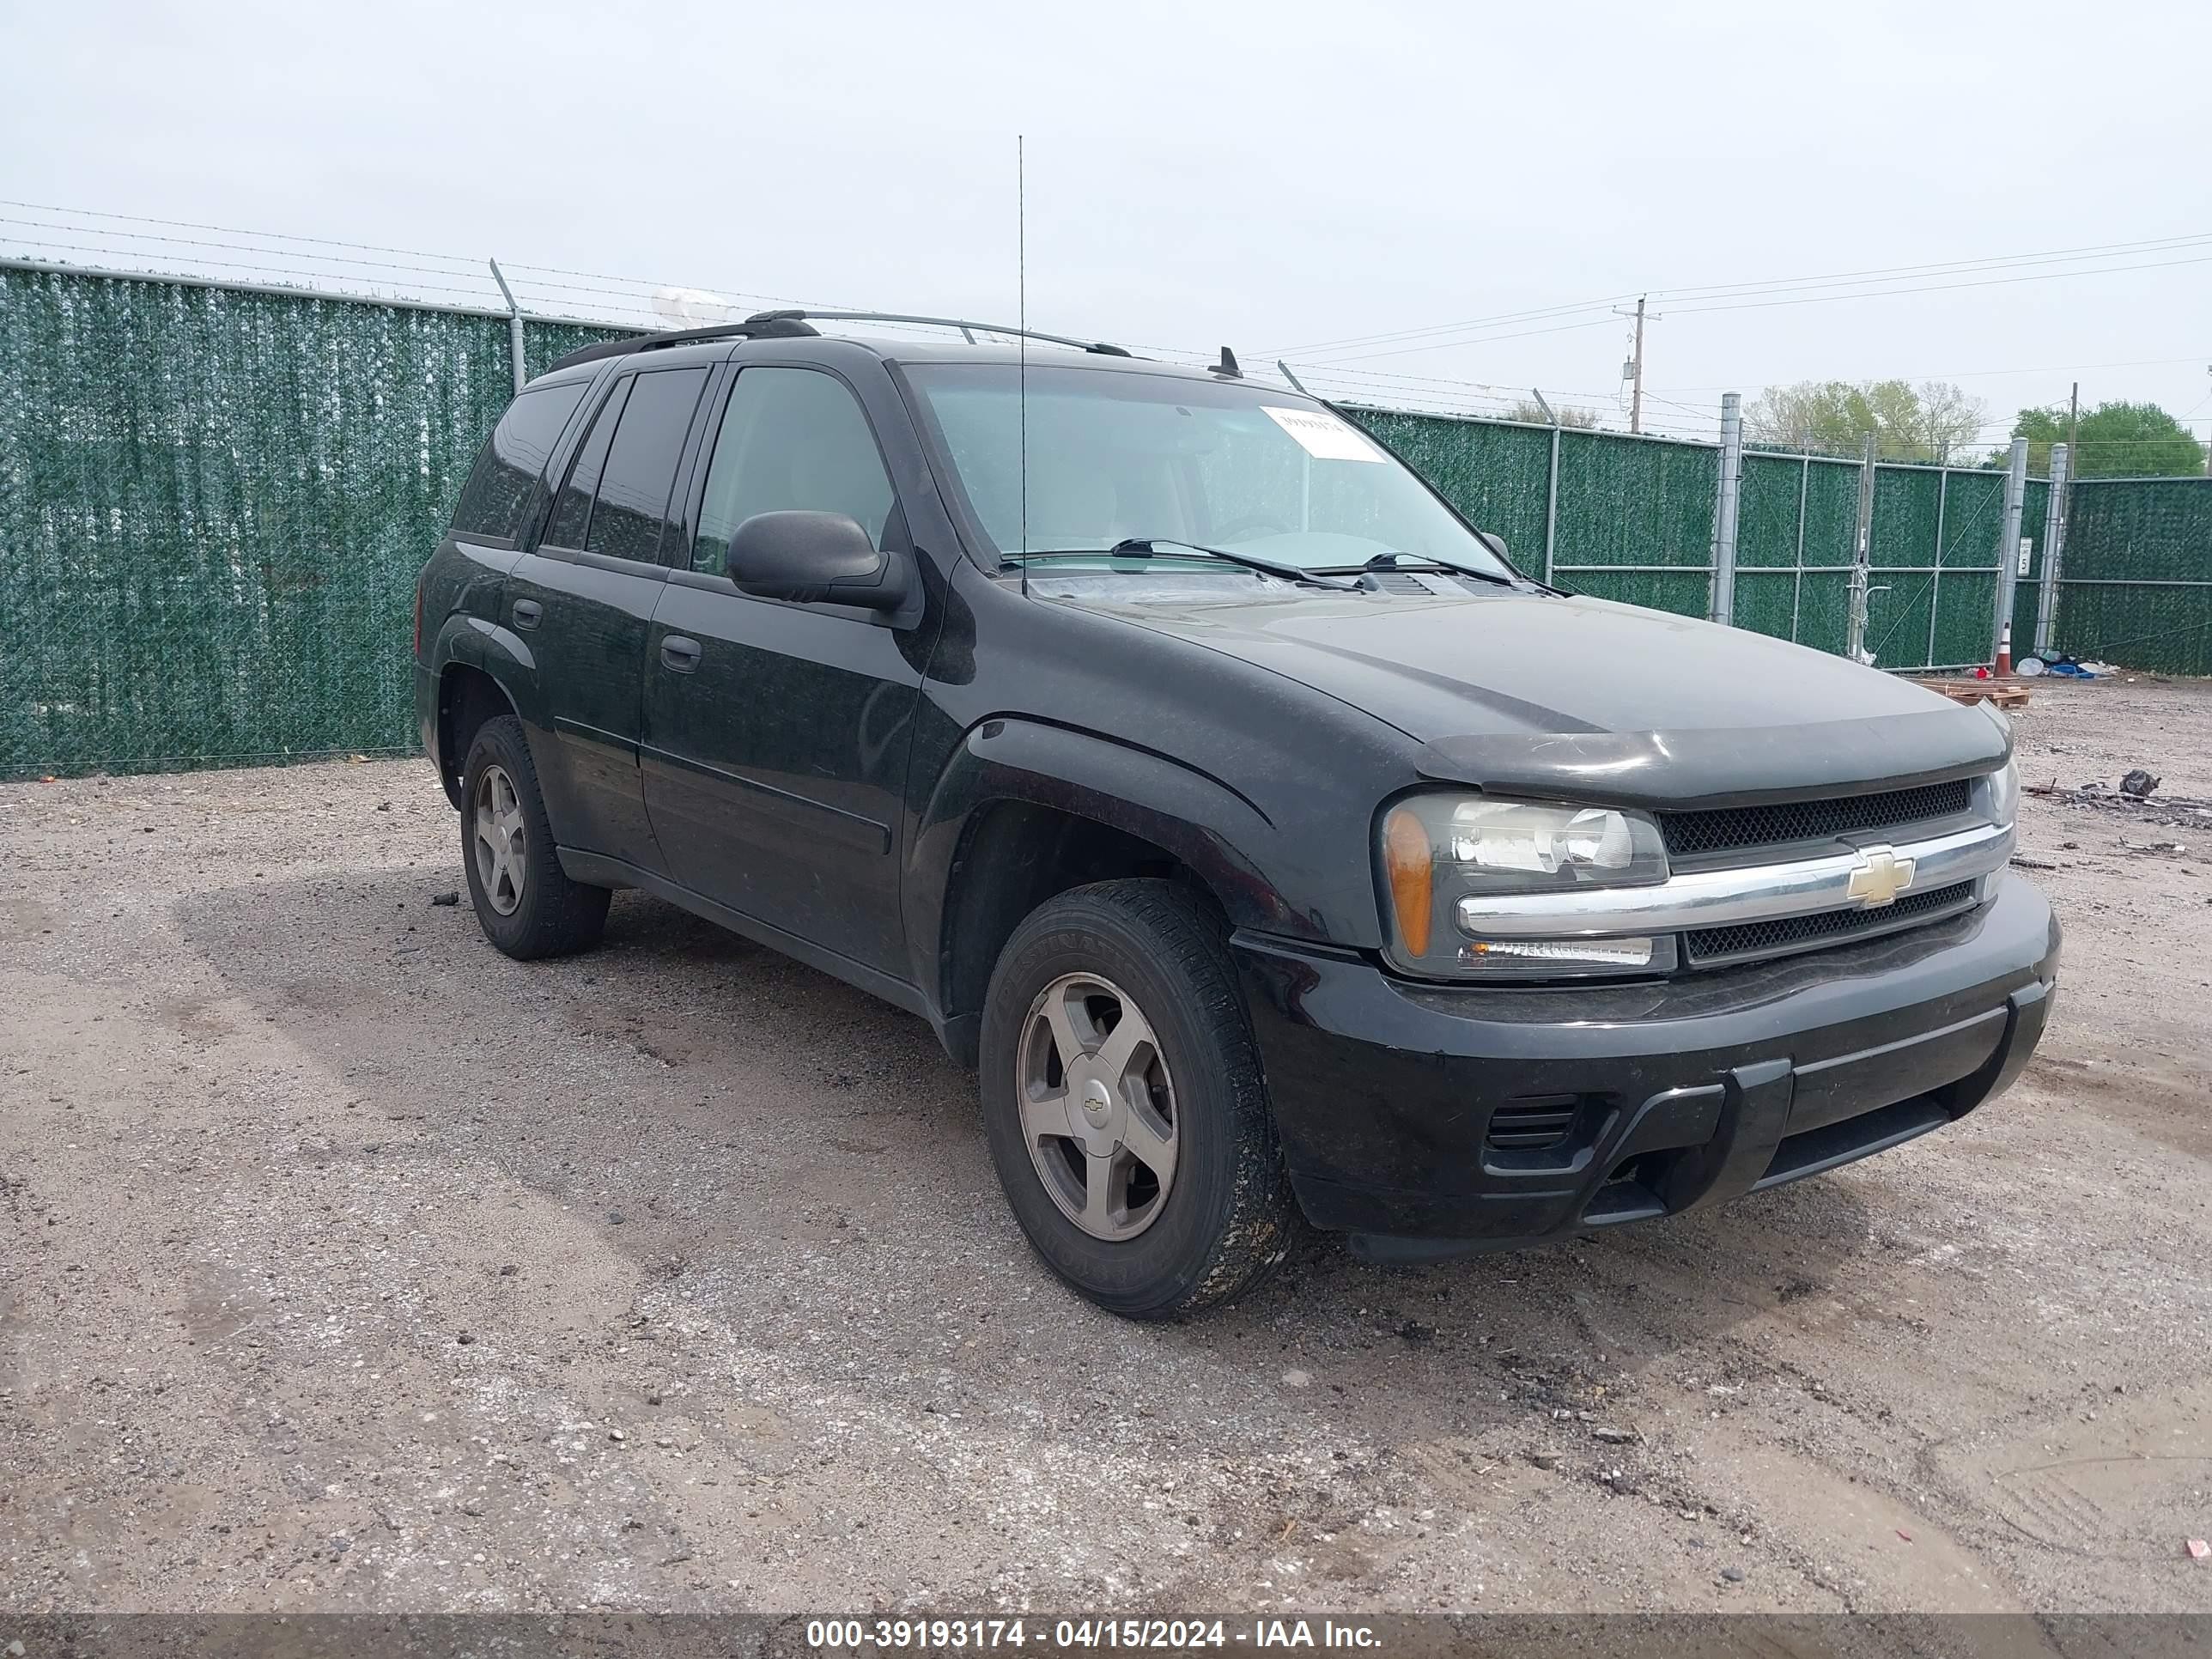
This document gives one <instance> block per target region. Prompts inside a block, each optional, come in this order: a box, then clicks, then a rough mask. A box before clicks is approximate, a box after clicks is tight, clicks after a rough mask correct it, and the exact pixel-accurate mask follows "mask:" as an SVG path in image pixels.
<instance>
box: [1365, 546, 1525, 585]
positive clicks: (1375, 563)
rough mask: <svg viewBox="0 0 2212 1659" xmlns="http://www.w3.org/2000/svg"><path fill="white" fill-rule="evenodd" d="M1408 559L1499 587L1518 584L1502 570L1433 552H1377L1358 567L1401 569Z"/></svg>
mask: <svg viewBox="0 0 2212 1659" xmlns="http://www.w3.org/2000/svg"><path fill="white" fill-rule="evenodd" d="M1409 559H1410V560H1411V561H1413V562H1414V563H1416V564H1432V565H1434V566H1435V567H1436V568H1437V569H1439V570H1456V571H1457V572H1459V574H1461V575H1462V576H1472V577H1474V579H1475V580H1477V581H1485V582H1496V583H1497V584H1498V586H1500V587H1515V586H1519V584H1518V583H1517V582H1516V580H1515V579H1514V578H1512V577H1511V576H1509V575H1506V574H1504V572H1502V571H1497V570H1485V569H1484V568H1482V567H1481V566H1480V565H1476V564H1462V563H1460V562H1459V561H1457V560H1456V559H1440V558H1438V557H1437V556H1436V555H1435V554H1433V553H1377V554H1376V556H1374V557H1373V558H1371V559H1370V560H1368V562H1366V563H1365V564H1363V565H1361V566H1360V567H1359V568H1360V570H1361V571H1362V572H1365V571H1370V570H1403V569H1404V568H1406V566H1405V563H1404V561H1407V560H1409Z"/></svg>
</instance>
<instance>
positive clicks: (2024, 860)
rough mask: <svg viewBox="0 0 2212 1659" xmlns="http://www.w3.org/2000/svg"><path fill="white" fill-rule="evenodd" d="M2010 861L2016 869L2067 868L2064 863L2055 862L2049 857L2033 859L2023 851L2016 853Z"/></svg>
mask: <svg viewBox="0 0 2212 1659" xmlns="http://www.w3.org/2000/svg"><path fill="white" fill-rule="evenodd" d="M2009 862H2010V863H2011V865H2012V866H2013V867H2014V868H2015V869H2016V870H2062V869H2063V868H2065V866H2063V865H2060V864H2054V863H2052V862H2051V860H2049V859H2032V858H2029V857H2027V855H2026V854H2021V853H2015V854H2013V855H2012V858H2011V860H2009Z"/></svg>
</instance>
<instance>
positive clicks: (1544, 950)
mask: <svg viewBox="0 0 2212 1659" xmlns="http://www.w3.org/2000/svg"><path fill="white" fill-rule="evenodd" d="M1381 836H1382V848H1381V854H1382V866H1383V884H1384V889H1385V894H1386V898H1387V902H1386V903H1385V904H1384V906H1383V908H1384V910H1385V912H1386V914H1387V917H1388V920H1389V924H1390V925H1389V928H1388V930H1387V931H1388V933H1389V939H1390V945H1389V954H1390V957H1391V958H1392V960H1393V961H1394V962H1395V963H1397V965H1398V966H1400V967H1401V968H1403V969H1407V971H1409V972H1412V973H1416V974H1427V975H1449V976H1453V977H1461V976H1466V977H1480V978H1498V977H1503V978H1517V979H1531V978H1534V979H1556V978H1562V977H1578V976H1582V975H1590V974H1651V973H1664V972H1667V971H1668V970H1669V969H1672V968H1673V967H1674V940H1673V939H1672V938H1670V937H1659V938H1654V939H1576V938H1572V937H1567V936H1565V935H1564V934H1563V936H1562V937H1561V938H1559V939H1517V938H1516V939H1486V938H1484V937H1483V933H1482V902H1483V900H1484V899H1485V898H1486V897H1490V896H1498V895H1502V894H1507V893H1547V892H1564V891H1570V890H1574V889H1577V888H1581V887H1592V886H1598V887H1641V886H1647V885H1650V884H1653V883H1656V882H1662V881H1664V880H1666V879H1667V850H1666V848H1665V846H1664V845H1663V844H1662V842H1661V841H1660V838H1659V827H1658V825H1657V824H1656V823H1653V822H1652V821H1651V820H1650V818H1648V817H1643V816H1641V815H1639V814H1638V813H1634V812H1620V811H1612V810H1610V809H1608V808H1606V807H1599V806H1557V805H1545V804H1542V803H1540V802H1534V801H1510V800H1493V799H1489V798H1487V797H1479V796H1467V795H1445V794H1433V795H1415V796H1412V797H1410V798H1408V799H1406V800H1402V801H1401V802H1399V803H1398V804H1397V805H1395V806H1393V807H1392V808H1391V809H1390V810H1389V811H1388V812H1387V813H1385V814H1384V815H1383V823H1382V829H1381Z"/></svg>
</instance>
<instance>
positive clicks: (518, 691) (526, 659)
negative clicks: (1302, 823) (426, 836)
mask: <svg viewBox="0 0 2212 1659" xmlns="http://www.w3.org/2000/svg"><path fill="white" fill-rule="evenodd" d="M432 661H433V662H435V664H436V665H437V676H438V714H437V727H436V737H437V744H438V747H437V754H436V760H437V764H438V781H439V782H440V783H441V784H442V785H443V786H444V787H445V791H446V799H447V800H449V801H451V802H452V803H453V805H454V807H455V808H456V809H457V810H458V809H459V806H460V804H461V768H462V766H463V765H464V764H465V763H466V762H467V760H468V751H469V743H470V741H471V738H474V737H475V736H476V733H477V730H478V729H479V728H480V727H481V726H483V723H484V722H485V721H486V720H495V719H497V718H498V717H499V716H500V715H501V714H514V715H517V716H520V717H522V718H524V719H527V712H526V711H527V709H528V708H531V707H532V706H534V704H535V702H536V692H537V685H538V664H537V660H536V659H535V658H533V657H532V655H531V654H530V647H528V646H527V645H526V644H525V643H524V642H523V641H522V640H521V639H520V637H519V636H517V635H513V634H512V633H510V632H509V631H508V630H507V629H503V628H499V627H496V626H495V625H493V624H490V623H484V622H483V621H481V620H479V619H477V618H475V617H455V618H453V620H452V621H451V622H449V623H447V626H446V628H445V629H444V630H443V632H442V633H441V636H440V638H439V640H438V642H437V647H436V649H435V653H434V655H433V657H432Z"/></svg>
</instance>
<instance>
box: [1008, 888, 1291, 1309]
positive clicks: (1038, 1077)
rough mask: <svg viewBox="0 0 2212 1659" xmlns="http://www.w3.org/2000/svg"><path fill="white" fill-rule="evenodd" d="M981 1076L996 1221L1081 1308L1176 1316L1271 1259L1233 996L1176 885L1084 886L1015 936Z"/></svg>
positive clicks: (1256, 1093)
mask: <svg viewBox="0 0 2212 1659" xmlns="http://www.w3.org/2000/svg"><path fill="white" fill-rule="evenodd" d="M981 1071H982V1086H983V1115H984V1127H985V1130H986V1132H987V1134H988V1136H989V1139H990V1145H991V1157H992V1161H993V1162H994V1164H996V1165H997V1166H998V1171H999V1180H1000V1184H1001V1185H1003V1186H1004V1187H1005V1188H1006V1198H1007V1201H1008V1202H1009V1203H1010V1204H1012V1206H1013V1210H1014V1214H1015V1217H1016V1218H1017V1219H1018V1220H1019V1221H1020V1223H1021V1225H1022V1230H1023V1231H1024V1232H1025V1233H1027V1234H1028V1235H1029V1239H1030V1243H1031V1244H1032V1245H1034V1246H1035V1247H1036V1251H1037V1253H1038V1254H1039V1255H1042V1257H1043V1258H1044V1259H1045V1261H1046V1262H1047V1263H1048V1265H1049V1266H1050V1267H1052V1269H1053V1270H1054V1272H1055V1273H1058V1274H1059V1275H1060V1277H1061V1278H1062V1279H1065V1280H1066V1281H1067V1283H1068V1284H1069V1285H1071V1286H1073V1288H1074V1289H1075V1290H1077V1291H1080V1292H1081V1293H1082V1294H1083V1295H1085V1296H1086V1297H1089V1298H1090V1299H1091V1301H1093V1302H1095V1303H1097V1304H1098V1305H1099V1306H1100V1307H1102V1308H1104V1309H1107V1310H1109V1311H1110V1312H1113V1313H1118V1314H1123V1315H1127V1316H1130V1317H1132V1318H1138V1319H1167V1318H1174V1317H1177V1316H1182V1315H1185V1314H1191V1313H1195V1312H1197V1311H1199V1310H1201V1309H1204V1308H1206V1307H1210V1306H1212V1304H1215V1303H1218V1302H1222V1301H1225V1300H1227V1299H1228V1298H1229V1297H1233V1296H1235V1295H1237V1293H1238V1292H1239V1291H1243V1290H1244V1289H1246V1288H1248V1287H1249V1286H1250V1285H1253V1284H1254V1283H1255V1282H1257V1281H1258V1280H1259V1279H1261V1277H1263V1276H1264V1275H1265V1274H1266V1273H1267V1271H1268V1270H1269V1269H1270V1268H1272V1267H1274V1265H1275V1264H1276V1263H1277V1262H1279V1261H1281V1260H1282V1259H1283V1257H1284V1255H1285V1254H1286V1253H1287V1251H1288V1249H1289V1248H1290V1244H1291V1239H1292V1238H1293V1237H1294V1236H1295V1231H1296V1227H1297V1209H1296V1206H1295V1204H1294V1202H1293V1200H1292V1199H1291V1192H1290V1186H1289V1182H1288V1179H1287V1177H1286V1176H1285V1174H1284V1170H1283V1160H1282V1152H1281V1148H1280V1146H1279V1143H1278V1141H1277V1139H1276V1135H1275V1127H1274V1119H1273V1115H1272V1113H1271V1112H1270V1111H1269V1109H1268V1106H1267V1089H1266V1085H1265V1084H1264V1082H1263V1081H1262V1079H1261V1074H1260V1066H1259V1059H1258V1055H1257V1053H1256V1051H1255V1049H1254V1047H1253V1044H1252V1036H1251V1032H1250V1030H1249V1026H1248V1024H1247V1022H1246V1020H1245V1017H1244V1008H1243V1002H1242V1001H1241V1000H1239V998H1238V995H1237V986H1236V979H1235V975H1234V973H1233V971H1232V969H1231V966H1230V963H1229V960H1228V957H1227V955H1226V953H1225V951H1224V950H1223V948H1222V944H1221V937H1220V929H1219V927H1218V925H1217V924H1216V923H1215V921H1214V920H1213V918H1212V915H1210V914H1209V913H1208V912H1207V910H1206V908H1204V907H1203V906H1202V905H1201V904H1200V902H1198V901H1197V900H1195V899H1194V898H1193V897H1192V896H1189V895H1188V894H1187V893H1185V892H1183V891H1182V890H1181V889H1179V888H1176V887H1175V886H1173V885H1172V884H1169V883H1167V882H1164V881H1115V882H1102V883H1100V884H1097V885H1095V886H1091V887H1080V888H1077V889H1075V890H1073V891H1072V892H1067V893H1063V894H1061V895H1060V896H1059V897H1057V898H1055V899H1053V900H1051V901H1050V902H1048V903H1046V904H1045V905H1043V906H1042V907H1041V908H1039V909H1037V910H1036V912H1035V913H1033V914H1032V915H1030V917H1029V918H1028V919H1027V920H1026V921H1024V922H1023V923H1022V925H1021V926H1020V927H1018V928H1016V929H1015V931H1014V936H1013V938H1012V939H1009V940H1008V941H1007V943H1006V949H1005V950H1004V951H1002V952H1001V953H1000V957H999V963H998V966H997V968H996V969H994V972H993V974H992V976H991V987H990V991H989V993H988V995H987V999H986V1001H985V1004H984V1009H983V1032H982V1053H981Z"/></svg>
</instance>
